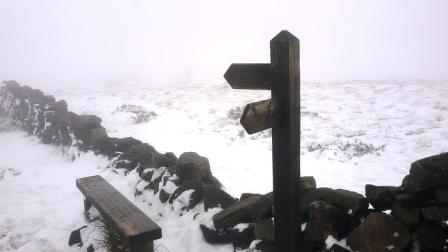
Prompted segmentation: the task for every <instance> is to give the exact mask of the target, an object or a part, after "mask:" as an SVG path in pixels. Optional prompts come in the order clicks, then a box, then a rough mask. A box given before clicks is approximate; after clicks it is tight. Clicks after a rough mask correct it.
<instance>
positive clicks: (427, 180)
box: [401, 153, 448, 191]
mask: <svg viewBox="0 0 448 252" xmlns="http://www.w3.org/2000/svg"><path fill="white" fill-rule="evenodd" d="M401 186H402V187H403V188H404V189H405V190H408V191H421V190H425V189H429V188H440V187H447V186H448V153H443V154H440V155H435V156H430V157H427V158H423V159H420V160H418V161H415V162H414V163H412V164H411V169H410V171H409V175H408V176H406V177H405V178H404V179H403V183H402V185H401Z"/></svg>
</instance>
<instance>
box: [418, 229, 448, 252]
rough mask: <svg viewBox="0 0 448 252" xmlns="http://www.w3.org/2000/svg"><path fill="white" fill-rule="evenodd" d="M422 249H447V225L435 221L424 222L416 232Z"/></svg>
mask: <svg viewBox="0 0 448 252" xmlns="http://www.w3.org/2000/svg"><path fill="white" fill-rule="evenodd" d="M415 239H416V240H417V241H418V242H419V243H420V246H421V247H422V248H421V251H445V250H446V248H447V239H448V230H447V227H446V226H443V225H439V224H435V223H423V224H422V225H420V226H419V228H418V229H417V231H416V233H415Z"/></svg>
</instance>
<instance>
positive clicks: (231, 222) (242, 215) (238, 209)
mask: <svg viewBox="0 0 448 252" xmlns="http://www.w3.org/2000/svg"><path fill="white" fill-rule="evenodd" d="M259 198H260V197H257V196H252V197H249V198H246V199H244V200H241V201H239V202H236V203H234V204H232V205H230V206H229V207H227V208H225V209H224V210H222V211H220V212H218V213H216V214H215V215H214V216H213V224H214V225H215V227H216V228H218V229H221V228H232V227H234V226H235V225H236V224H238V223H250V222H253V221H254V219H253V218H252V215H251V212H250V209H251V207H252V206H253V205H254V204H255V203H256V202H257V201H258V200H259Z"/></svg>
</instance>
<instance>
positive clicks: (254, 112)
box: [224, 31, 302, 252]
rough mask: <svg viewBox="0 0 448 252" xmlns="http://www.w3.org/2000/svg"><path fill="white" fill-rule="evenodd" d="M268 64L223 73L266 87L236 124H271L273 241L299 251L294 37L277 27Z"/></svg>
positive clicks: (238, 85)
mask: <svg viewBox="0 0 448 252" xmlns="http://www.w3.org/2000/svg"><path fill="white" fill-rule="evenodd" d="M270 46H271V63H270V64H232V65H231V66H230V67H229V69H228V70H227V72H226V73H225V74H224V78H225V79H226V80H227V82H228V83H229V84H230V86H231V87H232V88H234V89H258V90H271V99H270V100H266V101H260V102H255V103H250V104H248V105H247V106H246V108H245V109H244V112H243V115H242V117H241V124H242V125H243V127H244V129H245V130H246V131H247V132H248V133H249V134H252V133H256V132H259V131H262V130H265V129H268V128H271V127H272V162H273V185H274V230H275V245H276V248H277V250H278V251H279V252H280V251H281V252H296V251H299V248H300V244H301V242H300V241H301V239H302V238H301V235H300V224H301V220H300V205H299V202H300V201H299V179H300V154H299V150H300V142H299V141H300V62H299V60H300V55H299V40H298V39H297V38H296V37H295V36H294V35H292V34H291V33H289V32H288V31H281V32H280V33H279V34H278V35H277V36H275V37H274V38H273V39H272V40H271V43H270Z"/></svg>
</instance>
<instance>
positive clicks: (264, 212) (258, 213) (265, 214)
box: [250, 192, 274, 221]
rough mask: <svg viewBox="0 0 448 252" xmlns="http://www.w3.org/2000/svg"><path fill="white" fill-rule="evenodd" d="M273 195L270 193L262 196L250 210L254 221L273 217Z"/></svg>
mask: <svg viewBox="0 0 448 252" xmlns="http://www.w3.org/2000/svg"><path fill="white" fill-rule="evenodd" d="M273 204H274V194H273V193H272V192H270V193H268V194H265V195H262V196H261V197H260V198H259V200H258V201H257V202H255V204H254V205H253V206H252V207H251V208H250V213H251V215H252V218H253V219H254V221H259V220H262V219H267V218H271V217H273V209H272V208H273Z"/></svg>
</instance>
